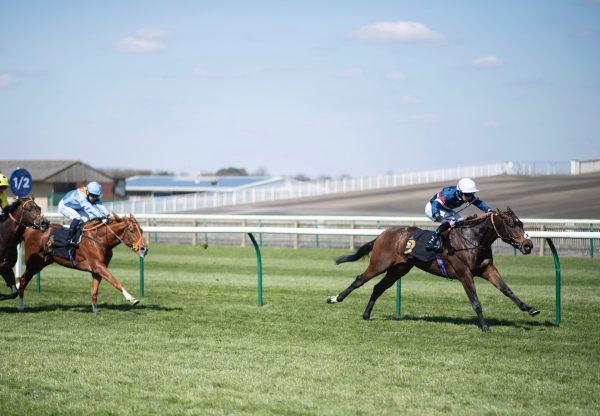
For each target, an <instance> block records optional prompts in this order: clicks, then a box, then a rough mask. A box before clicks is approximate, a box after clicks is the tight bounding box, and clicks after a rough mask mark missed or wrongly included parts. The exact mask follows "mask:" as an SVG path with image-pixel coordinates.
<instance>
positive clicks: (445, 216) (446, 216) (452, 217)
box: [425, 202, 462, 225]
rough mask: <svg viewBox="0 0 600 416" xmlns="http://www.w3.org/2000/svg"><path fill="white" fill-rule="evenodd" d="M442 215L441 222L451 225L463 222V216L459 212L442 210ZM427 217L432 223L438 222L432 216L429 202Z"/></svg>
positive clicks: (426, 209) (426, 207)
mask: <svg viewBox="0 0 600 416" xmlns="http://www.w3.org/2000/svg"><path fill="white" fill-rule="evenodd" d="M440 214H442V219H441V220H440V221H439V222H444V221H448V222H450V225H454V223H455V222H457V221H460V220H462V216H461V215H460V214H459V213H458V212H454V211H452V210H450V209H448V210H444V209H440ZM425 215H427V218H429V219H430V220H431V221H436V219H435V218H433V215H432V214H431V202H428V203H427V205H425Z"/></svg>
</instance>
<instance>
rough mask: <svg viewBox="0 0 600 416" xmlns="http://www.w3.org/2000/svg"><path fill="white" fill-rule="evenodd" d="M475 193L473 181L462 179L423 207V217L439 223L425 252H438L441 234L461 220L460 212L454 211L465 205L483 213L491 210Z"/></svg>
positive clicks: (475, 188) (475, 187) (477, 190)
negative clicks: (473, 206) (474, 207)
mask: <svg viewBox="0 0 600 416" xmlns="http://www.w3.org/2000/svg"><path fill="white" fill-rule="evenodd" d="M475 192H479V189H477V185H475V181H474V180H473V179H470V178H462V179H461V180H459V181H458V184H457V185H456V186H447V187H445V188H443V189H442V190H441V191H440V192H438V193H437V194H435V195H434V196H433V197H432V198H431V200H430V201H429V202H428V203H427V205H425V215H427V217H429V219H430V220H432V221H435V222H439V223H441V224H440V226H439V227H438V228H437V230H435V232H434V233H433V235H432V236H431V238H430V239H429V241H428V242H427V243H426V244H425V247H426V248H427V250H435V251H440V250H441V248H442V247H441V242H440V240H439V237H440V235H441V234H442V232H444V231H445V230H447V229H448V228H450V227H451V226H453V225H454V223H455V222H457V221H460V220H462V216H461V215H460V214H459V212H460V211H459V212H455V211H453V210H454V209H456V208H458V207H460V206H461V205H463V204H465V203H467V204H468V205H467V206H469V205H471V204H473V205H475V206H476V207H477V208H479V209H480V210H482V211H484V212H488V211H491V210H492V208H490V206H489V205H488V204H486V203H485V202H483V201H482V200H481V199H479V198H478V197H476V196H475ZM465 208H466V207H465ZM461 211H462V210H461Z"/></svg>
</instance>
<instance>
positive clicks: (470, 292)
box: [460, 275, 490, 332]
mask: <svg viewBox="0 0 600 416" xmlns="http://www.w3.org/2000/svg"><path fill="white" fill-rule="evenodd" d="M460 282H461V283H462V285H463V288H464V289H465V292H466V293H467V296H468V297H469V300H470V301H471V306H472V307H473V310H474V311H475V313H476V314H477V318H479V327H480V328H481V330H482V331H483V332H488V331H489V330H490V327H489V326H488V324H487V322H485V319H484V318H483V309H482V308H481V303H479V298H478V297H477V290H475V283H474V282H473V276H472V275H468V276H465V277H462V278H460Z"/></svg>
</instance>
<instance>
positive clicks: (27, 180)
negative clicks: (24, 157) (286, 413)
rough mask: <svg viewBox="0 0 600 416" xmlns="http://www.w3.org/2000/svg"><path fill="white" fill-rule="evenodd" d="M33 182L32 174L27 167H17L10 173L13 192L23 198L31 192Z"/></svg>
mask: <svg viewBox="0 0 600 416" xmlns="http://www.w3.org/2000/svg"><path fill="white" fill-rule="evenodd" d="M32 182H33V181H32V180H31V175H30V174H29V172H27V169H23V168H17V169H16V170H15V171H14V172H13V173H12V175H10V190H11V191H12V193H13V194H15V195H16V196H18V197H21V198H22V197H24V196H25V195H27V194H28V193H29V192H31V184H32Z"/></svg>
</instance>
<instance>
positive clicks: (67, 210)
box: [58, 182, 110, 254]
mask: <svg viewBox="0 0 600 416" xmlns="http://www.w3.org/2000/svg"><path fill="white" fill-rule="evenodd" d="M100 197H102V185H100V184H99V183H98V182H90V183H88V184H87V185H86V186H85V187H82V188H77V189H74V190H72V191H70V192H67V193H66V194H65V196H63V198H62V199H61V200H60V202H59V203H58V212H60V213H61V214H63V215H64V216H65V217H67V218H69V219H70V220H72V221H71V225H70V226H69V237H68V240H69V246H70V247H71V249H72V252H74V249H75V247H77V239H78V237H79V231H80V226H81V224H83V223H85V222H87V221H89V220H91V219H94V218H102V219H103V221H108V217H110V213H109V212H108V210H107V209H106V208H105V207H104V205H103V204H102V201H100ZM72 252H70V254H72Z"/></svg>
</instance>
